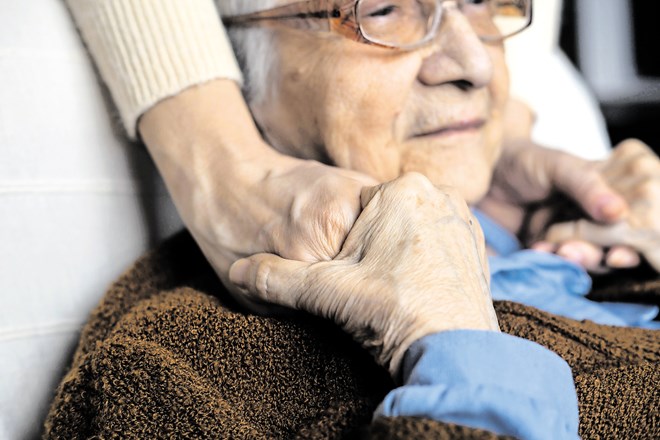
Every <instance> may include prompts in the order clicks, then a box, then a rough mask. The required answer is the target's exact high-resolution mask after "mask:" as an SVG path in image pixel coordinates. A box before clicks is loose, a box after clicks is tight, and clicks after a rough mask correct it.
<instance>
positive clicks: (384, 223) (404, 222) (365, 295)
mask: <svg viewBox="0 0 660 440" xmlns="http://www.w3.org/2000/svg"><path fill="white" fill-rule="evenodd" d="M362 205H363V206H364V209H363V211H362V213H361V214H360V217H359V218H358V220H357V221H356V222H355V225H354V227H353V229H352V230H351V232H350V233H349V235H348V238H347V239H346V242H345V243H344V246H343V248H342V250H341V253H340V254H339V255H338V256H337V257H336V258H335V259H334V260H332V261H328V262H321V263H305V262H301V261H292V260H286V259H283V258H280V257H277V256H275V255H267V254H261V255H255V256H252V257H250V258H247V259H245V260H241V261H238V262H236V263H235V264H234V265H233V266H232V268H231V271H230V279H231V281H232V282H234V283H236V284H237V285H240V286H242V287H243V288H244V289H245V290H246V291H247V292H248V294H249V295H251V296H252V297H253V298H254V299H256V300H262V301H267V302H272V303H276V304H280V305H283V306H286V307H290V308H293V309H298V310H305V311H308V312H310V313H313V314H316V315H320V316H323V317H326V318H329V319H332V320H334V321H335V322H336V323H337V324H339V325H341V326H342V327H343V328H344V329H345V330H346V331H347V332H348V333H349V334H351V335H352V336H353V337H354V338H355V339H356V340H357V341H359V342H360V343H361V344H362V345H363V346H364V347H365V348H366V349H368V350H370V351H371V352H372V353H373V354H374V355H375V357H376V359H377V361H378V362H379V363H380V364H381V365H384V366H386V367H388V368H389V370H390V372H391V373H392V374H396V373H397V371H398V368H399V364H400V362H401V359H402V357H403V355H404V353H405V352H406V350H407V348H408V347H409V346H410V344H412V343H413V342H414V341H416V340H417V339H419V338H421V337H423V336H425V335H428V334H432V333H436V332H439V331H444V330H452V329H481V330H492V331H499V327H498V324H497V318H496V316H495V312H494V309H493V304H492V301H491V297H490V290H489V286H488V278H489V277H488V268H487V262H486V255H485V246H484V240H483V234H482V232H481V229H480V227H479V224H478V222H477V221H476V220H474V219H473V217H472V214H471V213H470V210H469V209H468V207H467V205H466V203H465V201H464V200H463V199H462V198H461V197H460V196H459V195H458V193H457V192H456V191H454V190H451V189H448V188H441V189H438V188H435V187H434V186H433V185H432V184H431V182H430V181H429V180H428V179H426V178H425V177H423V176H422V175H420V174H415V173H411V174H406V175H404V176H403V177H400V178H399V179H397V180H395V181H393V182H391V183H387V184H383V185H381V186H378V187H371V188H366V189H365V190H364V192H363V193H362Z"/></svg>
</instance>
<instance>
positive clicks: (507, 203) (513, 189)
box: [478, 139, 639, 270]
mask: <svg viewBox="0 0 660 440" xmlns="http://www.w3.org/2000/svg"><path fill="white" fill-rule="evenodd" d="M553 192H559V193H563V194H565V195H567V196H568V197H569V198H571V199H573V200H574V201H575V202H577V204H578V205H579V206H580V207H581V208H582V210H584V211H585V212H586V213H587V214H588V215H589V216H590V218H591V219H592V220H594V221H596V222H599V223H603V224H615V223H617V222H619V221H621V220H622V219H624V218H626V216H627V215H628V213H629V207H628V203H627V202H626V199H625V197H624V196H623V194H620V193H619V192H618V191H617V190H616V189H615V188H613V187H612V186H611V185H610V183H609V182H608V179H607V178H606V176H605V175H603V174H602V172H601V164H600V163H599V162H593V161H587V160H583V159H580V158H578V157H576V156H573V155H571V154H567V153H564V152H561V151H557V150H552V149H548V148H544V147H540V146H538V145H535V144H533V143H532V142H531V141H529V139H527V140H525V139H518V140H516V141H509V142H508V143H507V144H506V146H505V149H504V151H503V154H502V158H501V159H500V161H499V163H498V165H497V167H496V169H495V172H494V175H493V182H492V185H491V189H490V191H489V193H488V194H487V196H486V197H485V198H484V199H483V200H482V201H481V202H480V203H479V205H478V206H479V208H481V209H482V210H483V211H484V212H486V213H487V214H489V215H490V216H491V217H493V218H494V219H495V220H497V221H498V222H500V223H501V224H502V225H504V226H505V227H506V228H507V229H508V230H510V231H511V232H513V233H514V234H518V233H519V232H520V229H521V227H522V224H523V219H524V217H525V214H526V212H527V210H528V209H530V207H531V206H533V205H534V204H539V203H542V202H544V201H546V200H547V199H548V197H549V196H550V195H551V194H552V193H553ZM539 214H541V215H537V216H535V217H534V219H535V220H536V221H534V222H532V223H531V225H530V226H531V227H530V229H529V231H528V232H529V233H530V234H531V236H532V237H537V238H541V237H542V236H541V235H540V234H541V233H542V231H543V229H544V227H545V226H546V220H547V217H548V215H544V214H548V210H545V211H544V212H540V213H539ZM534 248H536V249H539V250H546V251H554V252H556V253H557V254H558V255H561V256H563V257H565V258H567V259H569V260H571V261H573V262H575V263H577V264H581V265H582V266H584V267H585V268H587V269H590V270H591V269H596V268H598V267H599V265H600V262H601V260H602V255H603V249H602V247H601V246H598V245H597V244H593V243H587V242H584V241H581V240H574V239H571V240H567V241H565V242H561V243H558V244H557V245H555V244H552V243H548V242H541V243H538V244H536V245H535V246H534ZM635 255H636V254H635V253H634V252H632V251H631V250H630V249H628V248H625V247H616V248H613V249H612V250H611V251H610V253H609V254H608V256H607V263H608V265H609V266H611V267H632V266H635V265H637V264H638V261H639V260H638V259H636V258H635Z"/></svg>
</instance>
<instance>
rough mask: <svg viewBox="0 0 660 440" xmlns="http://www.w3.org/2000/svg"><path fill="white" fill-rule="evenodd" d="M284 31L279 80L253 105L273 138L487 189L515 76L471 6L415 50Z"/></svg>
mask: <svg viewBox="0 0 660 440" xmlns="http://www.w3.org/2000/svg"><path fill="white" fill-rule="evenodd" d="M281 3H283V4H286V3H292V2H291V1H285V2H281ZM274 35H275V40H274V47H275V48H276V53H277V59H278V62H277V63H275V65H274V66H273V71H272V72H271V74H272V75H271V81H272V82H270V83H269V84H268V94H267V95H266V97H265V98H264V99H262V100H261V102H259V103H256V104H255V105H253V106H252V109H253V112H254V114H255V117H256V119H257V120H258V122H259V123H260V125H261V127H262V129H263V130H264V132H265V134H266V136H267V138H268V140H269V141H270V142H271V143H273V144H274V145H275V146H277V147H278V148H279V149H281V150H282V151H284V152H286V153H288V154H292V155H295V156H298V157H303V158H310V159H317V160H320V161H323V162H329V163H333V164H335V165H337V166H339V167H343V168H350V169H354V170H359V171H362V172H366V173H368V174H370V175H372V176H374V177H375V178H377V179H380V180H382V181H387V180H391V179H393V178H395V177H397V176H399V175H400V174H402V173H403V172H406V171H418V172H420V173H422V174H425V175H426V176H427V177H428V178H429V179H430V180H431V181H432V182H433V183H435V184H444V185H452V186H455V187H457V188H458V189H459V191H460V192H461V193H462V195H463V196H464V197H465V198H466V199H467V200H468V201H469V202H476V201H477V200H479V199H480V198H481V197H482V196H483V195H484V194H485V192H486V190H487V188H488V186H489V183H490V179H491V171H492V169H493V167H494V164H495V162H496V160H497V158H498V156H499V152H500V146H501V141H502V118H503V111H504V107H505V104H506V101H507V97H508V74H507V69H506V66H505V61H504V54H503V48H502V45H501V44H499V43H495V44H492V43H491V44H486V43H483V42H482V41H481V40H480V39H479V37H478V36H477V35H476V33H475V31H474V29H473V28H472V25H471V24H470V22H469V21H468V19H467V18H466V16H465V15H463V13H461V12H460V11H458V10H457V9H455V8H448V9H447V10H446V11H445V13H444V16H443V19H442V23H441V27H440V32H439V33H438V35H437V36H436V37H435V39H434V40H433V41H432V42H430V43H429V44H427V45H424V46H423V47H421V48H418V49H415V50H412V51H399V50H392V49H388V48H380V47H376V46H370V45H365V44H360V43H357V42H355V41H351V40H349V39H345V38H341V37H337V36H336V35H329V34H324V33H314V32H306V31H300V30H291V29H286V28H277V30H275V31H274Z"/></svg>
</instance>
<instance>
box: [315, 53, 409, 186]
mask: <svg viewBox="0 0 660 440" xmlns="http://www.w3.org/2000/svg"><path fill="white" fill-rule="evenodd" d="M389 58H392V61H390V60H389V59H388V58H385V57H375V58H370V59H365V58H362V59H359V58H350V57H349V58H348V59H349V62H342V64H338V65H335V66H333V67H329V70H328V71H326V75H327V83H328V84H336V90H337V93H335V94H328V95H327V97H326V99H325V102H324V103H323V105H324V110H323V118H322V122H323V124H322V127H321V129H322V132H323V141H324V144H325V145H326V149H327V153H328V156H329V157H330V158H331V159H332V161H333V163H334V164H336V165H338V166H340V167H342V168H350V169H354V170H357V171H361V172H365V173H368V174H370V175H371V176H372V177H374V178H376V179H378V180H381V181H387V180H391V179H394V178H396V177H397V176H398V175H399V169H400V159H399V151H398V142H397V138H398V134H397V131H398V130H397V126H398V121H399V115H400V114H401V113H402V111H403V108H404V107H405V104H406V102H407V100H408V96H409V93H410V90H411V88H412V84H413V83H414V80H415V73H416V71H417V70H416V67H415V66H414V64H413V63H410V65H409V63H407V62H405V61H406V60H402V59H401V57H398V59H397V60H394V59H393V57H391V56H390V57H389ZM388 61H389V62H388ZM394 61H397V62H394ZM384 72H387V75H385V74H384Z"/></svg>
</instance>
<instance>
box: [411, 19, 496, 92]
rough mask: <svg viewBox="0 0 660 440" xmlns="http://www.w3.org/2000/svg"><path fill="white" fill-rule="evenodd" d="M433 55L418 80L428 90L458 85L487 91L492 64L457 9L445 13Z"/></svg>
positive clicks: (425, 61)
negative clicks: (438, 86) (452, 84)
mask: <svg viewBox="0 0 660 440" xmlns="http://www.w3.org/2000/svg"><path fill="white" fill-rule="evenodd" d="M429 50H431V51H432V52H431V53H430V54H429V55H428V56H427V57H426V58H425V59H424V62H423V64H422V67H421V69H420V72H419V80H420V81H421V82H422V83H423V84H425V85H429V86H433V85H439V84H445V83H456V84H461V85H462V86H465V85H466V83H467V85H469V86H470V87H475V88H479V87H485V86H486V85H488V84H489V83H490V81H491V79H492V77H493V62H492V60H491V57H490V55H489V53H488V50H487V49H486V47H485V45H484V43H483V42H482V41H481V40H480V39H479V37H478V36H477V34H476V33H475V31H474V29H473V28H472V25H470V22H469V21H468V19H467V18H466V17H465V16H464V15H463V13H462V12H460V11H459V10H458V9H456V8H455V7H454V8H448V9H445V11H444V12H443V17H442V22H441V24H440V29H439V32H438V36H437V37H436V41H435V42H434V44H433V46H432V47H431V48H429Z"/></svg>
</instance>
